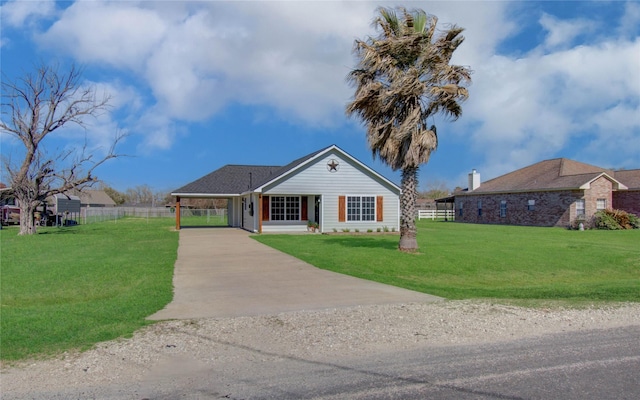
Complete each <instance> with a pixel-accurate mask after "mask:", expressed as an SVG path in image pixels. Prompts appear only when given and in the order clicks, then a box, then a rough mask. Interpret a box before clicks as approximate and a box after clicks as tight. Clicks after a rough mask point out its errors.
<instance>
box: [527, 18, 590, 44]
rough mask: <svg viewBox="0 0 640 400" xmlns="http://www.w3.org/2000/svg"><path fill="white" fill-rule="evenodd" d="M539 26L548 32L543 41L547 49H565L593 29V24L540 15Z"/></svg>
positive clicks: (579, 20)
mask: <svg viewBox="0 0 640 400" xmlns="http://www.w3.org/2000/svg"><path fill="white" fill-rule="evenodd" d="M540 25H542V27H543V28H544V29H545V30H546V31H547V32H548V33H547V37H546V39H545V41H544V45H543V46H544V47H545V48H547V49H555V48H566V47H568V46H570V45H571V44H572V43H573V41H574V39H576V38H577V37H578V36H580V35H583V34H585V33H588V32H589V31H590V30H592V29H593V26H594V22H590V21H587V20H582V19H573V20H561V19H558V18H555V17H553V16H552V15H549V14H546V13H544V14H542V17H541V18H540Z"/></svg>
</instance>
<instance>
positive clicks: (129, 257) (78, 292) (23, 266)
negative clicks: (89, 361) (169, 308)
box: [0, 218, 178, 360]
mask: <svg viewBox="0 0 640 400" xmlns="http://www.w3.org/2000/svg"><path fill="white" fill-rule="evenodd" d="M173 226H174V221H173V220H172V219H167V218H157V219H149V220H146V219H136V218H125V219H120V220H117V221H115V222H114V221H111V222H102V223H95V224H89V225H79V226H74V227H63V228H55V227H51V228H40V230H39V234H37V235H34V236H22V237H19V236H17V227H12V228H9V229H2V230H1V231H0V246H1V247H0V256H1V259H0V262H1V268H0V273H1V274H0V279H1V280H0V291H1V295H0V304H1V308H0V311H1V322H0V328H1V332H0V340H1V341H0V346H1V347H0V358H1V359H2V360H17V359H22V358H28V357H39V356H47V355H53V354H57V353H59V352H61V351H65V350H69V349H79V350H83V349H86V348H89V347H90V346H92V345H93V344H94V343H96V342H100V341H105V340H110V339H114V338H117V337H121V336H130V335H131V334H132V333H133V332H134V331H135V330H137V329H139V328H140V327H142V326H144V325H147V324H149V322H148V321H146V320H145V317H147V316H148V315H150V314H153V313H154V312H156V311H158V310H160V309H162V308H163V307H164V306H165V305H166V304H167V303H168V302H169V301H170V300H171V298H172V295H173V294H172V290H173V286H172V279H173V266H174V264H175V261H176V257H177V248H178V233H177V232H175V231H172V228H173Z"/></svg>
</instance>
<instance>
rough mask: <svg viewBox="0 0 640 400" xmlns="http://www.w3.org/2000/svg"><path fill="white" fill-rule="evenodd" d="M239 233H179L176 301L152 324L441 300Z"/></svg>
mask: <svg viewBox="0 0 640 400" xmlns="http://www.w3.org/2000/svg"><path fill="white" fill-rule="evenodd" d="M249 235H250V234H249V233H248V232H246V231H244V230H241V229H235V228H185V229H182V230H180V242H179V247H178V259H177V261H176V266H175V272H174V278H173V285H174V297H173V301H172V302H171V303H169V304H168V305H167V306H166V307H165V308H164V309H163V310H160V311H158V312H157V313H155V314H153V315H151V316H150V317H149V319H151V320H163V319H193V318H214V317H232V316H249V315H261V314H277V313H281V312H287V311H304V310H319V309H328V308H339V307H349V306H357V305H366V304H387V303H408V302H432V301H438V300H441V298H439V297H435V296H430V295H427V294H424V293H419V292H414V291H411V290H406V289H401V288H397V287H395V286H389V285H384V284H381V283H376V282H371V281H367V280H364V279H359V278H354V277H351V276H347V275H342V274H338V273H335V272H330V271H325V270H321V269H319V268H316V267H314V266H312V265H310V264H307V263H305V262H303V261H301V260H298V259H297V258H294V257H292V256H289V255H287V254H284V253H282V252H279V251H277V250H274V249H272V248H270V247H268V246H265V245H263V244H262V243H259V242H257V241H255V240H253V239H251V238H249Z"/></svg>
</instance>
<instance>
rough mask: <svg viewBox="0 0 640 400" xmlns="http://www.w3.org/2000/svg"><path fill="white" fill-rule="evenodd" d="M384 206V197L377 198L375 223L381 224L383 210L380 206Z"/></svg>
mask: <svg viewBox="0 0 640 400" xmlns="http://www.w3.org/2000/svg"><path fill="white" fill-rule="evenodd" d="M383 204H384V197H383V196H377V197H376V221H378V222H381V221H382V219H383V215H384V212H383V208H382V205H383Z"/></svg>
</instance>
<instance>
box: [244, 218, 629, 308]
mask: <svg viewBox="0 0 640 400" xmlns="http://www.w3.org/2000/svg"><path fill="white" fill-rule="evenodd" d="M254 239H255V240H257V241H259V242H262V243H264V244H267V245H269V246H271V247H274V248H276V249H278V250H281V251H284V252H286V253H288V254H291V255H293V256H295V257H297V258H299V259H302V260H304V261H306V262H308V263H310V264H312V265H315V266H317V267H319V268H322V269H327V270H330V271H335V272H340V273H343V274H347V275H353V276H357V277H360V278H364V279H369V280H372V281H377V282H382V283H387V284H391V285H395V286H400V287H403V288H407V289H411V290H416V291H420V292H424V293H429V294H433V295H436V296H441V297H444V298H447V299H470V298H491V299H504V300H516V301H531V300H553V301H557V300H560V301H569V302H574V303H580V302H583V301H589V302H591V301H598V302H599V301H633V302H637V301H640V230H628V231H597V230H589V231H570V230H566V229H561V228H539V227H518V226H499V225H476V224H461V223H453V222H432V221H420V222H419V223H418V244H419V246H420V252H421V253H420V254H404V253H401V252H399V251H398V250H397V245H398V236H397V235H352V236H350V235H297V236H293V235H260V236H254Z"/></svg>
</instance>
